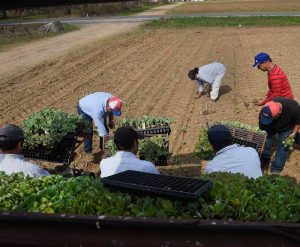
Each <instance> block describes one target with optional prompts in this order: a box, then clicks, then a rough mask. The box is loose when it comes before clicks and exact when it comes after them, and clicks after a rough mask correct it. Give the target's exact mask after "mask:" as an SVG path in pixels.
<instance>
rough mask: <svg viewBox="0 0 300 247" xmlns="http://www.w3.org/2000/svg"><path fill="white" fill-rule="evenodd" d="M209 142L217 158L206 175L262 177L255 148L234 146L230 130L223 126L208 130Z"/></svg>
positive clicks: (208, 167) (207, 167)
mask: <svg viewBox="0 0 300 247" xmlns="http://www.w3.org/2000/svg"><path fill="white" fill-rule="evenodd" d="M208 140H209V142H210V144H211V145H212V147H213V149H214V151H215V153H216V156H215V157H214V158H213V159H212V160H211V161H209V162H208V163H207V165H206V173H212V172H230V173H240V174H243V175H245V176H247V177H249V178H257V177H260V176H262V172H261V168H260V160H259V157H258V153H257V152H256V150H255V149H254V148H251V147H243V146H240V145H238V144H233V140H232V135H231V133H230V131H229V129H228V128H227V127H226V126H224V125H221V124H218V125H214V126H212V127H211V128H210V129H209V130H208Z"/></svg>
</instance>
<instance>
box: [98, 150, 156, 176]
mask: <svg viewBox="0 0 300 247" xmlns="http://www.w3.org/2000/svg"><path fill="white" fill-rule="evenodd" d="M100 169H101V177H102V178H104V177H108V176H111V175H114V174H117V173H120V172H124V171H127V170H133V171H139V172H148V173H156V174H159V172H158V170H157V169H156V168H155V166H154V165H153V164H152V163H151V162H149V161H146V160H140V159H138V158H137V157H136V156H135V155H134V154H133V153H131V152H126V151H118V152H117V153H116V154H115V155H114V156H112V157H109V158H107V159H103V160H102V161H101V163H100Z"/></svg>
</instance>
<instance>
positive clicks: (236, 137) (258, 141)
mask: <svg viewBox="0 0 300 247" xmlns="http://www.w3.org/2000/svg"><path fill="white" fill-rule="evenodd" d="M215 124H222V123H214V124H209V125H208V127H211V126H213V125H215ZM223 125H225V126H226V127H227V128H228V129H229V131H230V133H231V135H232V137H233V142H234V143H237V144H240V145H243V146H246V147H253V148H255V149H256V151H257V152H258V154H259V155H261V153H262V151H263V150H264V146H265V141H266V138H267V134H266V133H265V132H261V133H259V132H254V131H250V130H245V129H242V128H237V127H232V126H228V125H226V124H223Z"/></svg>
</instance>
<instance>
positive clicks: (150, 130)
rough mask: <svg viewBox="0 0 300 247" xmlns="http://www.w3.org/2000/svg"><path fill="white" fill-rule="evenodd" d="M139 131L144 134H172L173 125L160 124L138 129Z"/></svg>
mask: <svg viewBox="0 0 300 247" xmlns="http://www.w3.org/2000/svg"><path fill="white" fill-rule="evenodd" d="M136 131H137V132H139V133H142V134H143V135H160V134H168V135H170V134H171V127H170V126H169V125H167V126H160V127H155V128H147V129H136Z"/></svg>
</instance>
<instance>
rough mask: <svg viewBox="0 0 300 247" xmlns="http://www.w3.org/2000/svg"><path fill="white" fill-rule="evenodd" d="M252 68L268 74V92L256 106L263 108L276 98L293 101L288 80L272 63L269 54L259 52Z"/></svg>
mask: <svg viewBox="0 0 300 247" xmlns="http://www.w3.org/2000/svg"><path fill="white" fill-rule="evenodd" d="M252 67H254V68H255V67H257V68H258V69H259V70H261V71H267V72H268V87H269V91H268V93H267V95H266V96H265V98H264V99H261V100H259V101H258V102H257V103H256V105H258V106H263V105H264V104H266V103H267V102H270V101H271V100H272V99H274V98H276V97H284V98H288V99H293V98H294V96H293V92H292V89H291V86H290V83H289V80H288V78H287V76H286V74H285V73H284V72H283V70H282V69H281V68H280V67H278V66H277V65H276V64H274V63H273V61H272V59H271V57H270V56H269V54H267V53H264V52H261V53H258V54H257V55H256V56H255V58H254V64H253V65H252Z"/></svg>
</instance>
